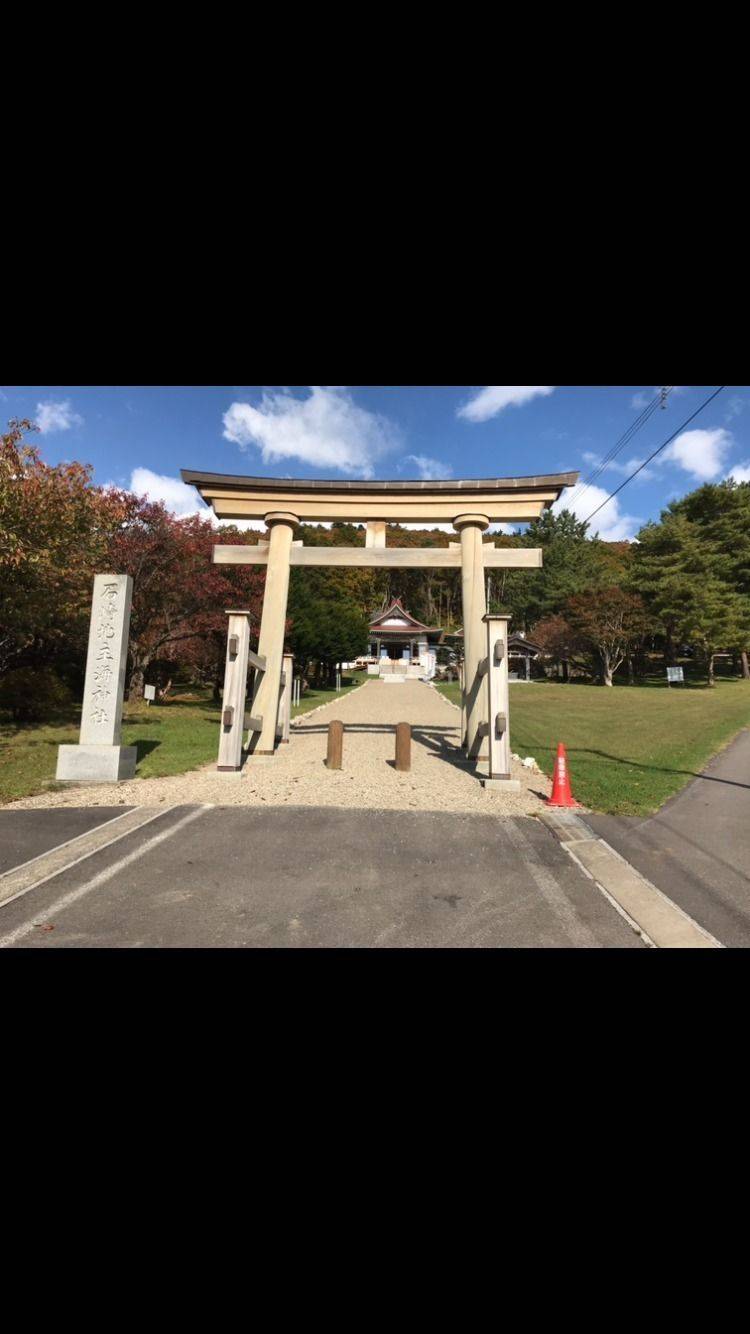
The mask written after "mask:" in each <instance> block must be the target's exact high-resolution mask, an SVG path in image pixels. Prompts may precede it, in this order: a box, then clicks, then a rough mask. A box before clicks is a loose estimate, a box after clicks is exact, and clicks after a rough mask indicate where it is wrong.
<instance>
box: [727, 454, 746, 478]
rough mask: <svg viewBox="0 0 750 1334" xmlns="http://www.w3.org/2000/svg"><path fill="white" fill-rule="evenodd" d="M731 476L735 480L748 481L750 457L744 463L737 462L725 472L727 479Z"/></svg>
mask: <svg viewBox="0 0 750 1334" xmlns="http://www.w3.org/2000/svg"><path fill="white" fill-rule="evenodd" d="M730 477H732V478H733V479H734V481H735V482H750V459H746V461H745V462H744V463H737V464H736V465H735V467H734V468H732V469H731V471H730V472H729V473H727V481H729V478H730Z"/></svg>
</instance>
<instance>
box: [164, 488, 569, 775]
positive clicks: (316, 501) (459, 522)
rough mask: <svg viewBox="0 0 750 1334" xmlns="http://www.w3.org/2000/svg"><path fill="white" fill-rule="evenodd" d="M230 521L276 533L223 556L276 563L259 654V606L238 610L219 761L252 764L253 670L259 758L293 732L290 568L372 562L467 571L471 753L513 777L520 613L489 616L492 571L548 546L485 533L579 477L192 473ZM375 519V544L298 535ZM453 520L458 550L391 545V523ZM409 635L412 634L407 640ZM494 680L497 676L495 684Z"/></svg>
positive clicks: (531, 515) (371, 539)
mask: <svg viewBox="0 0 750 1334" xmlns="http://www.w3.org/2000/svg"><path fill="white" fill-rule="evenodd" d="M182 479H183V481H184V482H187V483H188V484H190V485H192V486H194V487H195V488H196V490H197V491H198V492H199V494H200V495H201V497H202V498H203V500H205V501H206V503H207V504H209V505H210V506H211V507H212V508H213V510H214V513H215V514H216V516H217V518H219V519H261V520H263V521H264V522H265V524H266V527H267V528H268V530H269V536H268V538H267V539H266V540H263V541H261V542H259V543H258V545H257V546H216V547H214V556H213V558H214V562H215V563H216V564H222V565H265V566H266V571H267V574H266V589H265V596H264V600H263V613H262V618H261V627H260V638H259V643H258V652H257V654H256V653H253V652H251V650H250V647H249V620H248V615H247V613H244V612H242V611H230V612H229V613H228V614H229V637H228V645H227V661H226V675H225V688H224V707H223V710H222V725H221V736H220V744H219V768H220V769H234V770H238V769H240V768H241V767H242V741H243V735H244V701H245V691H246V686H247V673H248V669H249V667H250V666H252V667H253V668H254V669H255V680H254V686H253V696H252V706H251V713H252V717H251V718H250V720H249V726H250V733H251V741H250V747H249V749H250V753H251V754H255V755H273V754H274V752H275V750H276V746H277V744H278V741H279V740H280V739H284V734H285V733H286V735H287V736H288V728H289V715H290V711H291V672H292V660H291V658H290V657H289V656H288V655H287V656H286V657H285V655H284V626H285V623H286V611H287V597H288V593H289V572H290V569H291V566H292V565H303V566H304V565H307V566H332V567H339V568H341V567H352V566H354V567H356V566H359V567H362V568H369V569H373V568H375V569H383V568H387V569H412V570H413V569H441V568H460V570H461V579H462V598H463V623H464V679H463V683H462V702H463V720H464V721H463V743H464V749H465V751H466V756H467V759H469V760H472V761H476V760H479V759H484V758H486V759H488V760H489V774H490V778H491V779H492V780H493V781H495V780H496V781H497V782H498V783H502V782H510V781H511V780H510V734H509V708H508V655H507V638H508V620H509V618H508V617H505V616H488V615H487V607H486V602H485V571H487V570H492V569H539V568H540V566H541V564H542V552H541V550H540V549H536V548H531V547H519V548H509V547H500V548H498V547H496V545H495V543H494V541H492V540H490V541H489V542H485V541H484V537H483V535H484V533H486V531H487V530H488V529H489V528H490V527H491V526H492V525H493V524H501V523H506V524H507V523H528V522H529V521H530V520H531V519H537V518H539V516H540V515H541V514H542V512H543V511H544V510H545V509H549V508H550V506H551V505H553V504H554V502H555V501H556V500H558V499H559V497H560V495H561V493H562V491H563V490H564V488H565V487H568V486H574V485H575V483H576V482H577V480H578V473H577V472H570V473H558V474H555V475H552V476H544V477H509V478H492V479H490V480H487V481H474V480H466V481H450V482H448V481H446V482H441V481H411V482H408V481H398V482H358V481H331V482H329V481H302V480H296V479H290V478H281V477H234V476H224V475H222V474H218V473H204V472H193V471H192V470H190V469H183V471H182ZM336 520H339V521H343V522H346V523H364V524H365V525H366V534H367V535H366V541H365V546H364V547H305V546H304V545H303V544H302V543H301V542H295V541H294V531H295V528H296V527H297V526H298V525H299V524H301V523H326V522H331V521H336ZM388 523H394V524H396V523H397V524H424V526H425V527H427V528H429V527H432V526H434V525H435V524H445V523H449V524H452V526H453V528H454V529H455V531H456V535H457V537H458V539H459V540H458V541H456V542H452V543H450V545H449V546H448V548H440V547H425V548H414V547H412V548H389V547H387V546H386V525H387V524H388ZM404 638H406V636H404ZM485 678H486V679H485Z"/></svg>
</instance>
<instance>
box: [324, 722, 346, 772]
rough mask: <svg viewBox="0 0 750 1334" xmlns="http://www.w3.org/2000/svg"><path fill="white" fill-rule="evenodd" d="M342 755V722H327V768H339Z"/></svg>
mask: <svg viewBox="0 0 750 1334" xmlns="http://www.w3.org/2000/svg"><path fill="white" fill-rule="evenodd" d="M343 757H344V724H343V723H341V722H332V723H329V724H328V754H327V755H326V768H327V769H340V768H341V765H342V761H343Z"/></svg>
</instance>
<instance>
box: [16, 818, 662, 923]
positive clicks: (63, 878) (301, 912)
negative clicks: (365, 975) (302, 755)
mask: <svg viewBox="0 0 750 1334" xmlns="http://www.w3.org/2000/svg"><path fill="white" fill-rule="evenodd" d="M123 809H124V808H122V807H120V808H118V812H121V811H122V810H123ZM29 814H33V815H34V817H35V818H36V819H37V820H39V821H40V827H39V828H38V829H37V828H34V829H33V839H34V841H33V847H34V848H39V847H40V846H41V845H40V840H42V841H43V840H44V838H45V837H46V835H43V834H42V825H43V823H44V821H46V820H47V819H48V817H49V815H50V814H55V815H57V814H62V812H41V811H37V812H33V813H32V812H11V811H6V812H0V838H2V837H3V836H5V837H6V838H10V840H11V841H12V840H16V843H15V844H13V843H12V842H11V844H9V846H11V845H13V846H16V844H17V842H18V840H19V839H20V838H21V836H22V832H23V831H21V830H19V827H18V826H16V827H15V828H14V822H17V821H18V817H19V816H20V815H29ZM65 815H66V816H68V817H71V816H74V815H75V816H79V815H82V813H81V812H71V811H66V812H65ZM86 815H87V816H89V817H93V812H87V813H86ZM111 815H112V812H111V811H105V810H104V808H101V807H100V808H98V809H97V811H96V816H98V817H103V818H111ZM153 815H154V818H153V819H151V820H150V823H148V824H147V825H145V826H144V827H143V828H140V829H138V830H135V831H133V832H132V833H128V834H127V835H126V836H125V837H123V838H121V839H120V840H119V841H118V842H117V843H116V844H114V845H113V846H112V847H110V848H103V849H100V850H98V851H97V852H95V853H94V855H92V856H90V857H87V858H86V859H85V860H84V861H81V862H79V863H78V864H77V865H75V866H71V867H70V868H69V869H67V870H64V871H62V872H61V873H59V874H56V875H55V876H54V877H53V878H52V879H50V880H48V881H47V882H46V883H44V884H39V885H37V886H36V887H35V888H33V889H30V890H29V891H28V892H26V893H23V894H21V895H20V896H19V897H16V898H15V899H12V900H11V901H9V902H6V903H5V904H4V905H2V906H0V945H2V946H6V947H8V946H10V947H13V948H31V949H58V948H71V947H95V946H107V947H125V948H153V947H185V946H187V947H211V946H221V947H230V948H231V947H240V948H242V947H257V946H261V947H262V946H271V947H279V948H289V947H291V948H299V947H311V946H329V947H331V946H332V947H339V948H341V947H350V946H354V947H357V946H379V947H407V948H408V947H419V946H431V947H451V946H485V947H495V946H515V947H521V948H531V947H541V948H547V949H552V948H570V947H574V948H593V947H597V946H609V947H624V948H630V949H642V948H644V946H643V944H642V942H641V940H640V939H639V937H638V936H637V935H636V934H635V933H634V932H633V931H632V930H631V929H630V927H629V926H628V925H627V924H626V922H625V921H624V920H623V919H622V918H621V917H620V916H619V915H618V914H617V913H616V912H615V910H614V909H613V908H612V907H611V905H610V904H609V903H608V902H607V900H606V899H605V898H604V897H603V895H602V894H601V893H600V892H599V890H598V889H597V888H596V886H595V885H594V884H593V882H592V881H591V880H589V879H588V878H587V877H586V876H585V875H584V874H583V872H582V871H581V870H580V869H579V868H578V867H577V866H576V865H575V864H574V863H573V862H572V861H571V859H570V858H569V857H568V856H567V854H566V853H565V851H564V849H563V848H562V847H561V846H560V844H559V843H558V841H557V839H556V838H555V837H554V835H553V834H552V833H551V832H550V831H549V830H548V829H546V828H545V827H544V826H543V825H541V824H539V823H537V822H536V821H534V820H528V819H506V820H501V819H498V818H497V817H496V816H485V815H455V814H449V815H445V814H444V813H432V812H406V811H404V812H401V811H383V812H377V811H376V812H372V811H367V812H362V811H350V810H341V809H324V808H310V807H304V808H303V807H297V808H290V807H284V808H275V809H274V808H269V809H267V810H256V809H253V808H237V807H189V806H180V807H173V808H169V809H167V810H165V811H164V812H158V811H155V812H153ZM71 828H72V826H68V827H67V828H66V829H65V831H64V832H65V833H66V834H67V837H71V836H72V835H71V833H70V829H71ZM26 832H27V833H28V825H27V830H26ZM31 846H32V843H30V844H29V845H28V846H27V848H26V851H27V854H28V855H34V853H33V852H29V848H30V847H31ZM25 859H26V858H24V860H25Z"/></svg>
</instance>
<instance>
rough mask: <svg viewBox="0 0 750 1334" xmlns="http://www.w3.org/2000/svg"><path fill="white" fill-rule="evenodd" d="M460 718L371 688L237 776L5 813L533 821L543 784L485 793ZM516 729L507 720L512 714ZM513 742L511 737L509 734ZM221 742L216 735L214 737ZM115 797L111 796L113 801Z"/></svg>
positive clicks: (41, 802) (406, 688) (325, 712)
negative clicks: (348, 811) (382, 814)
mask: <svg viewBox="0 0 750 1334" xmlns="http://www.w3.org/2000/svg"><path fill="white" fill-rule="evenodd" d="M334 718H337V719H340V720H341V721H342V722H343V723H344V724H345V727H346V733H345V736H344V767H343V769H342V770H341V771H340V772H330V773H329V771H328V770H327V769H326V767H325V764H324V760H325V754H326V736H327V729H328V723H329V722H330V721H331V720H332V719H334ZM399 722H409V723H411V725H412V767H411V772H410V773H408V774H399V773H396V771H395V768H394V767H393V759H394V754H395V735H394V733H395V727H396V724H397V723H399ZM459 726H460V711H459V710H458V709H457V708H456V706H455V705H454V704H451V703H450V702H449V701H448V700H447V699H446V698H445V697H444V696H443V695H441V694H440V692H439V691H438V690H436V689H435V688H434V687H433V686H430V685H427V684H424V683H423V682H421V681H407V682H405V683H404V684H403V685H384V684H383V683H382V682H381V681H378V680H373V681H368V682H367V683H366V684H365V685H364V686H362V687H361V688H360V689H358V690H354V691H352V692H351V694H348V695H346V696H345V697H344V698H342V699H341V700H337V701H334V702H333V703H332V704H326V705H325V706H324V707H323V708H321V709H316V710H315V711H314V712H313V713H309V714H306V715H304V716H303V717H302V718H300V719H299V721H298V722H297V723H295V724H293V726H292V736H291V741H290V743H289V745H283V746H281V747H280V748H279V750H278V752H277V754H276V755H275V756H273V757H272V758H271V757H268V758H266V757H258V758H257V759H250V760H249V761H248V763H247V764H246V765H245V768H244V770H243V772H242V775H241V776H240V777H238V776H236V775H225V774H217V773H216V770H215V767H214V765H210V766H206V767H205V768H203V769H197V770H193V771H192V772H191V773H186V774H180V775H178V776H176V777H174V778H146V779H138V778H136V779H134V780H131V781H130V782H127V783H120V784H118V785H117V787H116V788H115V787H114V786H113V785H109V784H107V785H101V786H92V787H75V786H74V787H70V788H65V789H63V790H60V791H49V792H46V793H44V794H43V795H41V796H38V797H26V798H24V799H23V800H21V801H16V802H13V803H11V805H10V806H9V807H6V809H13V808H15V809H24V808H25V809H33V808H39V807H50V806H77V807H82V806H98V805H102V806H111V805H113V803H114V801H115V800H116V802H117V803H119V804H122V805H127V806H158V805H160V804H161V803H163V802H164V803H167V804H169V805H171V804H173V803H179V804H182V803H210V804H213V805H216V806H261V805H264V804H265V805H268V806H285V805H289V806H339V807H352V808H359V809H372V810H408V809H412V810H420V811H467V812H474V813H479V814H485V815H489V814H498V815H511V816H518V815H533V814H536V813H537V812H538V811H539V810H541V809H542V798H543V797H544V796H546V795H547V794H548V793H549V790H550V785H549V782H548V780H547V778H546V777H545V776H544V775H543V774H541V773H538V772H535V771H533V770H528V769H524V768H523V766H522V765H520V764H516V763H514V765H513V777H514V778H519V779H520V781H521V784H522V790H521V793H520V794H519V795H512V794H503V793H500V794H497V793H494V792H492V793H489V792H485V791H484V789H483V788H482V787H481V785H480V783H479V782H478V780H477V779H476V778H475V777H474V775H473V773H472V771H471V769H470V768H469V767H467V766H466V765H459V764H457V763H456V762H455V761H456V760H457V758H458V757H459V756H460V754H461V752H460V750H459V749H458V747H459ZM511 728H512V717H511ZM511 735H512V732H511ZM217 741H218V738H217ZM115 793H116V798H115Z"/></svg>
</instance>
